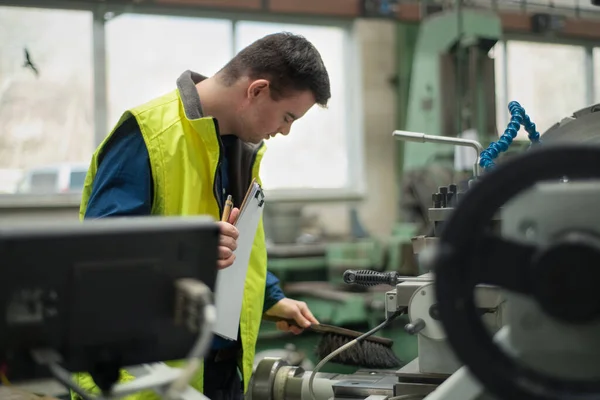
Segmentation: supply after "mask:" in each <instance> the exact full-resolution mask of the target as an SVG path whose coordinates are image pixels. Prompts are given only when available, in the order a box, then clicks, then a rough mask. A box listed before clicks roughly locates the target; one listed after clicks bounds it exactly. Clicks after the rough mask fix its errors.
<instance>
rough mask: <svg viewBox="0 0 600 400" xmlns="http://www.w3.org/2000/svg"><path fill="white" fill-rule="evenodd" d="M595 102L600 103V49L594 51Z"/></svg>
mask: <svg viewBox="0 0 600 400" xmlns="http://www.w3.org/2000/svg"><path fill="white" fill-rule="evenodd" d="M593 74H594V83H595V85H594V102H595V103H600V47H596V48H595V49H594V72H593Z"/></svg>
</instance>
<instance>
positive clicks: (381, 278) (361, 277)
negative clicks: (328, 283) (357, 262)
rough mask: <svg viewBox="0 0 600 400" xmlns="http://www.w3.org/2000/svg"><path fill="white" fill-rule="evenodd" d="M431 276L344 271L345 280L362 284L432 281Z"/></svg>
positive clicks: (394, 284) (393, 284)
mask: <svg viewBox="0 0 600 400" xmlns="http://www.w3.org/2000/svg"><path fill="white" fill-rule="evenodd" d="M432 281H433V280H432V279H431V278H420V277H416V276H401V275H398V273H397V272H396V271H390V272H378V271H372V270H369V269H363V270H356V271H355V270H352V269H349V270H346V272H344V282H345V283H347V284H355V285H361V286H377V285H390V286H396V285H397V284H398V283H401V282H424V283H428V282H432Z"/></svg>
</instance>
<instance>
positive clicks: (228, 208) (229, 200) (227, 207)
mask: <svg viewBox="0 0 600 400" xmlns="http://www.w3.org/2000/svg"><path fill="white" fill-rule="evenodd" d="M232 209H233V198H232V197H231V195H229V196H227V200H226V201H225V208H224V209H223V216H222V217H221V221H222V222H229V216H230V215H231V210H232Z"/></svg>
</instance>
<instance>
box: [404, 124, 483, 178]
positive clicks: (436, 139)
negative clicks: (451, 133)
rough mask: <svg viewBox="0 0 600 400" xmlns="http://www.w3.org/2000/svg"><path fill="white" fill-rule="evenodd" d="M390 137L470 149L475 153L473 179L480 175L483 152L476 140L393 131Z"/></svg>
mask: <svg viewBox="0 0 600 400" xmlns="http://www.w3.org/2000/svg"><path fill="white" fill-rule="evenodd" d="M392 136H394V137H395V138H396V139H398V140H404V141H405V142H417V143H442V144H451V145H454V146H464V147H471V148H473V149H475V151H476V152H477V158H476V160H475V164H473V175H474V176H475V177H478V176H479V174H480V173H481V169H480V168H481V167H480V166H479V156H480V154H481V152H482V151H483V146H482V145H481V143H479V142H478V141H476V140H472V139H463V138H455V137H448V136H438V135H426V134H424V133H418V132H409V131H394V132H393V133H392Z"/></svg>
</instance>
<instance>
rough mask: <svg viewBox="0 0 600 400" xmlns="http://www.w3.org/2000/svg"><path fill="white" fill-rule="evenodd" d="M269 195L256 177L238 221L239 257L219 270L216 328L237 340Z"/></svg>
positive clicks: (216, 294)
mask: <svg viewBox="0 0 600 400" xmlns="http://www.w3.org/2000/svg"><path fill="white" fill-rule="evenodd" d="M264 204H265V195H264V192H263V190H262V188H261V186H260V185H259V184H258V182H256V180H252V183H250V187H249V188H248V190H247V191H246V195H245V196H244V200H243V201H242V204H241V206H240V213H239V215H238V217H237V219H236V220H235V221H234V225H235V226H236V227H237V229H238V231H239V233H240V234H239V237H238V240H237V245H238V246H237V249H236V250H235V251H234V254H235V261H234V262H233V264H232V265H231V266H230V267H228V268H225V269H222V270H219V272H218V273H217V283H216V285H215V306H216V308H217V321H216V324H215V327H214V329H213V332H214V333H215V334H216V335H219V336H221V337H223V338H225V339H229V340H237V337H238V330H239V325H240V315H241V313H242V301H243V298H244V286H245V283H246V274H247V272H248V264H249V262H250V254H251V253H252V245H253V244H254V237H255V236H256V230H257V229H258V224H259V222H260V219H261V217H262V213H263V209H264Z"/></svg>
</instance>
